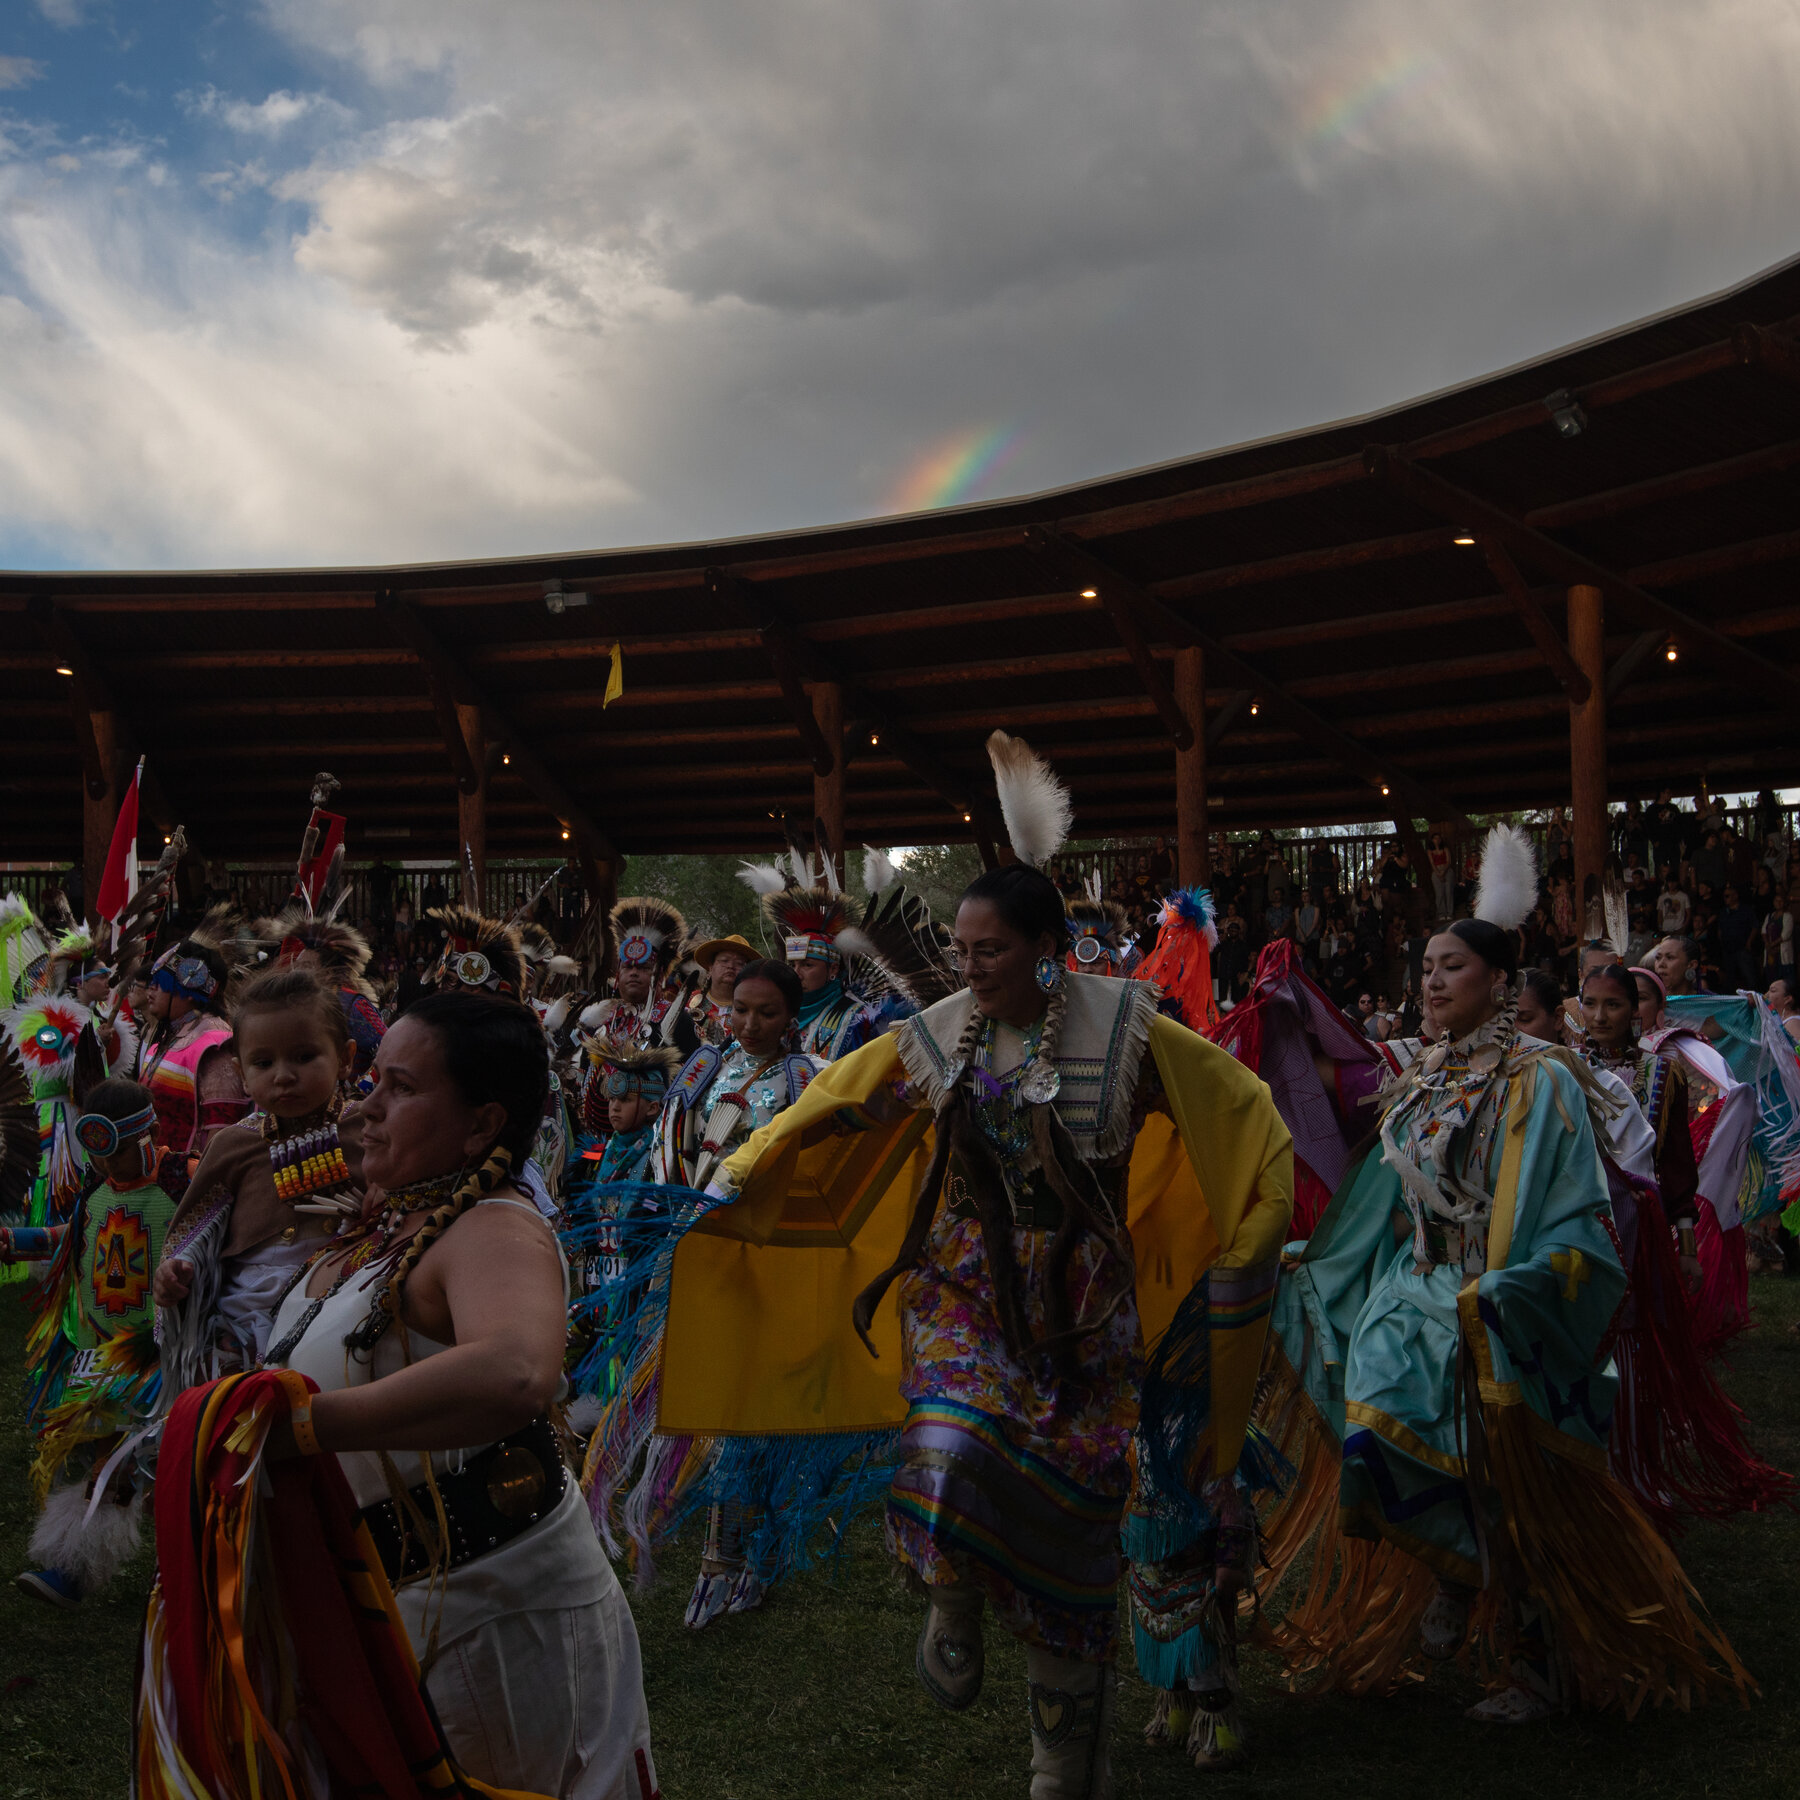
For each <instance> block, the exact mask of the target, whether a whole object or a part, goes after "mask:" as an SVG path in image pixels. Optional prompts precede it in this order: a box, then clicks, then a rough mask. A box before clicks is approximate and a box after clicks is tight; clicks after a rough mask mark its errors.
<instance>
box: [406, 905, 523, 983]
mask: <svg viewBox="0 0 1800 1800" xmlns="http://www.w3.org/2000/svg"><path fill="white" fill-rule="evenodd" d="M425 916H426V917H427V918H430V919H436V920H437V922H438V923H439V924H440V925H441V926H443V928H444V931H445V933H446V936H445V939H444V949H443V953H442V954H441V955H440V956H439V957H438V960H437V966H436V968H434V969H433V970H432V972H431V979H432V985H433V986H434V987H435V986H436V985H437V984H438V983H440V982H441V981H442V980H443V979H444V977H445V976H446V975H454V976H455V977H456V979H457V980H458V981H459V982H460V983H461V984H462V985H463V986H464V987H468V988H479V989H481V990H482V991H483V992H485V993H489V994H505V995H507V996H508V997H509V998H510V999H514V1000H516V999H518V997H519V995H520V994H521V993H522V992H523V991H524V985H525V959H524V957H523V956H522V955H521V954H520V951H519V935H518V933H517V932H516V931H514V930H513V928H512V927H511V926H510V925H505V924H502V923H501V921H500V920H498V919H488V918H484V917H483V916H482V915H481V914H480V913H478V912H475V911H473V910H472V909H471V908H469V907H466V906H434V907H433V908H432V909H431V911H430V912H429V913H427V914H426V915H425Z"/></svg>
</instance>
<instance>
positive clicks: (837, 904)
mask: <svg viewBox="0 0 1800 1800" xmlns="http://www.w3.org/2000/svg"><path fill="white" fill-rule="evenodd" d="M830 868H831V865H830V863H829V862H826V863H825V865H824V869H823V870H822V871H820V872H819V878H818V879H814V878H813V877H814V869H813V867H812V866H811V864H810V862H808V863H806V864H804V865H803V864H802V861H801V858H800V856H799V854H798V852H796V853H795V854H794V855H793V856H791V857H790V858H788V859H787V861H786V863H785V865H784V863H783V860H782V859H781V858H779V857H777V858H776V860H775V861H774V862H773V863H745V864H744V866H743V867H742V868H741V869H739V870H738V879H739V880H740V881H741V882H743V883H744V885H745V886H746V887H748V888H750V889H752V890H753V891H754V892H755V893H757V894H760V895H761V896H762V910H763V917H764V918H765V919H767V920H768V922H769V927H770V929H771V930H772V931H773V932H774V933H775V936H776V938H777V940H778V941H779V942H780V944H781V949H782V954H783V955H784V956H785V957H786V959H787V960H788V961H789V962H791V963H799V962H806V961H808V960H809V959H810V960H814V961H818V962H828V963H835V962H839V961H841V960H842V958H843V951H842V950H841V949H840V948H839V947H838V939H839V938H840V937H841V936H842V935H843V934H844V932H845V931H846V930H848V929H849V928H850V926H851V924H852V922H853V921H854V918H855V914H854V912H853V911H852V909H851V903H850V896H849V895H848V894H846V893H845V892H844V890H843V889H842V888H840V887H839V886H838V885H837V883H836V881H835V879H833V878H832V876H831V874H830ZM803 876H804V877H805V879H803Z"/></svg>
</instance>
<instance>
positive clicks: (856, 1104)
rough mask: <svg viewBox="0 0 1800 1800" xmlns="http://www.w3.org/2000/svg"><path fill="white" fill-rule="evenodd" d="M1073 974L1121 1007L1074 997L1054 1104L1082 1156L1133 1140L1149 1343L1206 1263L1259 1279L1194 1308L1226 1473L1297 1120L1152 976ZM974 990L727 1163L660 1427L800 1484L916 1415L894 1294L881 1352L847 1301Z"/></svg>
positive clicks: (908, 1188)
mask: <svg viewBox="0 0 1800 1800" xmlns="http://www.w3.org/2000/svg"><path fill="white" fill-rule="evenodd" d="M1068 979H1069V983H1070V987H1071V989H1072V990H1074V991H1075V992H1076V993H1082V991H1083V990H1097V992H1095V993H1094V994H1093V996H1092V998H1093V1000H1094V1003H1095V1005H1096V1006H1098V1004H1099V1002H1100V1001H1101V1000H1102V999H1105V998H1107V997H1110V1000H1111V1006H1112V1008H1113V1009H1114V1012H1113V1013H1112V1015H1110V1019H1109V1017H1108V1016H1105V1015H1103V1014H1102V1013H1101V1012H1098V1011H1097V1012H1096V1013H1095V1015H1094V1021H1093V1023H1094V1029H1093V1031H1092V1032H1088V1031H1086V1030H1083V1031H1081V1032H1080V1033H1079V1034H1077V1033H1075V1032H1074V1024H1075V1021H1076V1019H1077V1012H1076V1004H1077V1003H1076V1002H1074V1001H1072V1003H1071V1006H1070V1012H1069V1019H1070V1021H1071V1035H1070V1036H1069V1037H1066V1038H1065V1043H1067V1044H1068V1046H1069V1048H1070V1050H1071V1051H1073V1052H1075V1053H1077V1054H1078V1056H1079V1058H1080V1060H1081V1062H1082V1063H1084V1064H1085V1065H1086V1066H1085V1067H1081V1068H1077V1069H1075V1070H1073V1071H1071V1070H1070V1069H1068V1068H1066V1067H1065V1066H1064V1065H1063V1063H1062V1061H1061V1059H1060V1058H1059V1064H1058V1066H1059V1071H1060V1072H1061V1073H1062V1079H1063V1096H1066V1098H1067V1102H1068V1105H1069V1107H1070V1109H1071V1110H1070V1111H1068V1112H1065V1111H1064V1098H1063V1097H1059V1099H1058V1102H1057V1107H1058V1112H1059V1113H1060V1114H1062V1115H1063V1116H1064V1118H1065V1121H1066V1122H1067V1123H1068V1125H1069V1129H1070V1131H1071V1134H1072V1135H1073V1136H1074V1138H1075V1140H1076V1142H1077V1144H1078V1145H1079V1146H1081V1148H1082V1153H1083V1154H1084V1155H1100V1156H1106V1155H1110V1154H1118V1153H1119V1152H1121V1151H1123V1150H1125V1149H1127V1148H1128V1149H1129V1151H1130V1165H1129V1177H1128V1184H1127V1208H1128V1217H1127V1223H1128V1226H1129V1230H1130V1236H1131V1240H1132V1247H1133V1252H1134V1258H1135V1263H1136V1303H1137V1308H1138V1313H1139V1317H1140V1319H1141V1322H1142V1328H1143V1336H1144V1341H1145V1342H1146V1343H1147V1344H1150V1343H1154V1342H1155V1341H1156V1340H1157V1339H1158V1338H1160V1337H1161V1336H1162V1334H1163V1333H1164V1332H1166V1331H1167V1330H1168V1329H1169V1327H1170V1324H1171V1321H1172V1320H1173V1319H1174V1318H1175V1315H1176V1311H1177V1309H1178V1308H1179V1307H1180V1306H1181V1304H1182V1302H1183V1301H1184V1300H1186V1299H1187V1298H1188V1296H1189V1295H1190V1294H1191V1293H1192V1292H1193V1291H1194V1288H1195V1285H1196V1283H1198V1282H1199V1281H1200V1280H1201V1279H1202V1277H1204V1276H1206V1275H1207V1273H1208V1272H1209V1271H1210V1270H1215V1269H1216V1270H1219V1271H1222V1272H1223V1273H1224V1274H1225V1275H1228V1276H1229V1275H1233V1272H1237V1274H1238V1276H1241V1279H1242V1281H1243V1283H1245V1284H1247V1286H1246V1294H1247V1296H1248V1297H1247V1298H1246V1299H1245V1304H1244V1305H1242V1306H1239V1305H1237V1304H1235V1302H1234V1303H1232V1304H1226V1305H1221V1306H1220V1307H1219V1308H1218V1310H1217V1312H1216V1313H1215V1312H1214V1311H1213V1310H1211V1309H1204V1310H1203V1313H1202V1315H1201V1324H1200V1327H1199V1329H1201V1330H1202V1331H1203V1332H1204V1334H1205V1337H1206V1340H1207V1353H1208V1354H1207V1358H1206V1377H1205V1383H1204V1393H1203V1395H1202V1394H1200V1393H1199V1392H1197V1391H1190V1392H1189V1393H1188V1394H1187V1395H1186V1398H1185V1400H1184V1403H1183V1404H1184V1410H1185V1413H1186V1415H1187V1416H1188V1421H1189V1426H1190V1427H1191V1429H1190V1430H1189V1431H1188V1440H1187V1441H1188V1454H1189V1456H1190V1457H1191V1458H1192V1459H1193V1466H1194V1467H1201V1466H1204V1467H1206V1468H1209V1469H1210V1468H1218V1469H1223V1470H1230V1469H1233V1468H1235V1466H1236V1465H1237V1462H1238V1458H1239V1456H1240V1454H1241V1451H1242V1448H1243V1441H1244V1431H1245V1426H1246V1422H1247V1421H1248V1418H1249V1414H1250V1404H1251V1399H1252V1395H1253V1392H1254V1389H1255V1386H1256V1376H1257V1369H1258V1367H1259V1364H1260V1360H1261V1351H1262V1341H1263V1335H1264V1330H1265V1326H1266V1318H1265V1309H1266V1304H1267V1296H1266V1292H1265V1293H1263V1294H1262V1295H1260V1296H1257V1295H1255V1294H1253V1293H1250V1290H1253V1289H1255V1288H1256V1287H1257V1286H1258V1285H1259V1282H1261V1281H1262V1278H1263V1277H1266V1276H1267V1275H1268V1274H1269V1273H1271V1272H1272V1271H1273V1268H1274V1265H1275V1259H1276V1257H1277V1255H1278V1254H1279V1249H1280V1245H1281V1243H1282V1241H1283V1239H1284V1237H1285V1235H1286V1232H1287V1227H1288V1219H1289V1213H1290V1207H1291V1203H1292V1162H1291V1153H1290V1149H1289V1142H1288V1135H1287V1132H1286V1130H1285V1128H1284V1127H1283V1126H1282V1124H1281V1122H1280V1120H1279V1118H1277V1116H1276V1113H1275V1109H1274V1107H1273V1105H1272V1104H1271V1103H1270V1100H1269V1095H1268V1090H1267V1088H1266V1087H1264V1085H1263V1084H1262V1083H1261V1082H1260V1081H1258V1080H1257V1079H1256V1077H1255V1076H1254V1075H1252V1074H1251V1073H1250V1072H1249V1071H1248V1070H1246V1069H1244V1068H1243V1067H1241V1066H1240V1065H1239V1064H1237V1063H1235V1062H1234V1061H1232V1059H1231V1058H1230V1057H1228V1056H1227V1055H1225V1054H1224V1053H1223V1052H1222V1051H1220V1050H1218V1049H1217V1048H1216V1047H1214V1046H1213V1045H1210V1044H1208V1043H1206V1042H1205V1040H1204V1039H1202V1038H1199V1037H1197V1036H1195V1034H1194V1033H1192V1032H1190V1031H1188V1030H1187V1029H1186V1028H1185V1027H1183V1026H1181V1025H1178V1024H1176V1023H1175V1022H1174V1021H1173V1020H1169V1019H1164V1018H1159V1017H1157V1016H1156V1015H1155V1013H1154V1011H1153V1010H1150V1009H1149V1008H1147V1007H1146V1006H1145V1004H1144V1002H1145V1001H1146V1000H1147V999H1148V993H1147V990H1145V989H1144V988H1143V986H1142V985H1141V984H1138V983H1132V982H1115V981H1108V980H1105V979H1103V978H1100V977H1084V976H1070V977H1069V978H1068ZM1088 998H1089V996H1088V995H1087V994H1085V993H1084V994H1083V1001H1085V1000H1087V999H1088ZM969 1004H970V1001H969V999H968V997H967V996H966V995H956V996H952V998H951V999H950V1000H949V1001H944V1002H940V1003H939V1006H937V1007H933V1008H931V1009H930V1011H928V1012H927V1013H924V1014H922V1015H920V1016H919V1017H918V1018H917V1019H914V1020H910V1021H908V1023H907V1024H906V1025H905V1026H903V1027H902V1028H901V1030H902V1032H903V1033H911V1034H914V1037H915V1041H914V1044H913V1046H912V1048H913V1050H914V1051H915V1052H916V1055H915V1056H911V1057H909V1058H908V1060H907V1061H906V1062H905V1063H903V1062H902V1052H901V1047H900V1046H899V1045H898V1044H897V1043H896V1042H895V1039H894V1038H893V1037H882V1038H878V1039H876V1040H875V1041H874V1042H873V1043H871V1044H869V1045H867V1046H865V1047H864V1048H863V1049H861V1050H858V1051H856V1052H854V1053H852V1054H851V1055H850V1056H848V1057H846V1058H844V1059H843V1060H842V1061H841V1062H836V1063H833V1064H831V1065H830V1066H829V1067H827V1068H826V1069H825V1070H824V1071H823V1072H821V1073H820V1074H819V1075H818V1076H817V1077H816V1078H815V1079H814V1081H813V1083H812V1085H811V1086H810V1087H809V1088H808V1089H807V1091H806V1093H805V1094H804V1095H803V1096H802V1097H801V1098H800V1099H799V1100H798V1101H797V1102H796V1103H795V1104H794V1105H793V1106H791V1107H789V1108H788V1110H787V1111H786V1112H784V1113H783V1114H781V1116H780V1117H779V1118H777V1119H776V1120H775V1121H774V1122H773V1123H772V1124H770V1125H768V1126H766V1127H764V1128H763V1129H762V1130H760V1131H758V1132H757V1133H756V1134H755V1136H754V1137H752V1138H751V1139H750V1141H749V1142H748V1143H747V1144H746V1145H745V1146H744V1147H743V1148H742V1149H741V1150H740V1151H738V1152H737V1154H736V1155H734V1156H733V1157H732V1158H731V1159H730V1160H729V1162H728V1163H727V1164H726V1165H725V1170H724V1179H725V1181H726V1182H727V1184H728V1185H729V1186H730V1187H731V1188H732V1189H733V1190H735V1194H736V1198H735V1203H734V1204H731V1205H726V1206H720V1207H718V1208H716V1209H715V1210H713V1211H711V1212H709V1213H707V1214H706V1215H705V1216H704V1217H703V1218H701V1219H700V1220H699V1221H698V1223H696V1224H695V1225H694V1226H693V1228H692V1229H690V1230H688V1231H687V1232H686V1234H685V1235H684V1236H683V1237H682V1238H681V1240H680V1242H679V1244H678V1246H677V1247H676V1249H675V1253H674V1258H673V1269H672V1279H671V1282H670V1288H669V1299H668V1319H667V1328H666V1330H665V1332H664V1334H663V1348H662V1356H661V1363H660V1369H659V1372H658V1373H659V1380H658V1385H657V1392H656V1395H655V1404H656V1406H657V1421H658V1427H659V1429H660V1430H661V1431H662V1432H663V1433H665V1434H668V1435H671V1436H679V1435H684V1434H687V1435H693V1436H712V1437H722V1438H730V1439H734V1440H736V1441H734V1442H733V1443H731V1444H729V1445H728V1446H726V1447H725V1449H724V1450H723V1451H721V1460H722V1461H723V1460H724V1459H726V1458H736V1459H741V1460H742V1461H743V1462H745V1463H747V1464H753V1465H754V1467H755V1470H756V1473H757V1478H758V1479H759V1480H761V1481H764V1482H765V1483H766V1482H769V1481H772V1480H776V1470H777V1468H778V1467H779V1466H781V1465H784V1464H785V1463H787V1462H788V1461H789V1460H794V1461H796V1462H797V1463H799V1464H803V1465H804V1470H803V1472H802V1475H801V1477H800V1479H799V1480H798V1481H777V1486H778V1487H782V1488H784V1489H785V1491H789V1492H792V1491H794V1490H795V1488H796V1487H797V1486H799V1485H801V1482H803V1481H804V1480H805V1479H806V1478H807V1477H811V1478H814V1479H815V1480H816V1478H817V1477H818V1475H819V1474H820V1471H821V1466H822V1464H823V1463H824V1462H827V1461H830V1462H834V1463H835V1465H836V1466H839V1467H841V1468H843V1469H846V1470H849V1471H852V1472H853V1473H855V1474H858V1477H859V1478H860V1479H861V1480H863V1481H864V1482H865V1483H866V1482H867V1480H868V1474H869V1470H870V1463H869V1461H868V1460H867V1455H866V1453H867V1452H868V1450H869V1449H870V1447H871V1446H874V1445H883V1447H885V1442H884V1441H891V1439H892V1436H893V1434H895V1433H897V1432H898V1431H899V1430H900V1429H901V1427H902V1426H903V1425H904V1424H905V1422H906V1419H907V1413H908V1404H907V1400H906V1398H905V1396H904V1395H903V1393H902V1389H901V1383H902V1376H903V1369H902V1361H903V1359H902V1355H901V1335H902V1333H901V1316H900V1305H899V1292H898V1290H897V1289H896V1290H890V1294H889V1297H888V1299H887V1300H886V1301H885V1302H884V1304H882V1305H881V1306H880V1307H879V1308H878V1309H877V1310H876V1312H875V1315H874V1318H873V1320H872V1323H871V1325H870V1330H869V1337H870V1340H871V1342H872V1343H873V1345H874V1347H875V1349H876V1352H877V1355H875V1356H873V1357H872V1356H870V1354H869V1353H868V1351H867V1350H865V1349H864V1347H863V1345H862V1344H861V1343H860V1342H859V1341H858V1339H857V1335H856V1332H855V1329H854V1327H853V1325H852V1323H851V1305H852V1302H853V1301H854V1300H855V1298H856V1296H857V1295H858V1294H859V1293H860V1292H861V1291H862V1290H863V1289H864V1288H866V1287H867V1286H868V1285H869V1283H870V1282H871V1281H872V1280H873V1279H874V1278H875V1277H876V1276H877V1275H878V1274H880V1273H881V1272H882V1271H883V1270H885V1269H886V1268H887V1267H888V1266H889V1265H890V1264H891V1263H892V1262H893V1260H894V1257H895V1254H896V1252H897V1251H898V1249H899V1247H900V1243H901V1240H902V1238H903V1236H904V1234H905V1231H906V1227H907V1224H908V1220H909V1217H910V1214H911V1211H912V1206H913V1198H914V1195H915V1194H916V1193H917V1191H918V1185H919V1180H920V1176H921V1174H922V1173H923V1170H924V1167H925V1164H926V1162H927V1161H928V1160H929V1157H930V1154H931V1149H932V1134H933V1123H932V1114H931V1112H930V1111H929V1110H928V1108H927V1107H926V1106H924V1105H921V1102H922V1101H928V1100H929V1099H930V1097H931V1091H932V1074H933V1071H934V1070H935V1069H936V1066H937V1064H938V1062H940V1061H942V1060H943V1051H942V1046H943V1044H944V1043H945V1042H946V1041H949V1042H954V1041H955V1039H956V1037H957V1036H958V1035H959V1034H960V1031H961V1025H962V1021H963V1018H964V1017H966V1008H967V1006H968V1005H969ZM959 1008H960V1009H962V1010H958V1009H959ZM943 1009H948V1011H945V1010H943ZM934 1015H935V1016H934ZM1084 1039H1085V1040H1086V1042H1085V1044H1084V1042H1083V1040H1084ZM1134 1043H1135V1045H1136V1046H1137V1053H1138V1055H1139V1056H1140V1057H1141V1055H1142V1052H1143V1050H1144V1049H1146V1048H1147V1049H1148V1050H1149V1052H1150V1053H1151V1055H1152V1056H1153V1058H1154V1060H1155V1066H1156V1071H1157V1075H1158V1077H1159V1079H1160V1082H1161V1087H1162V1093H1163V1098H1164V1102H1165V1104H1166V1108H1167V1110H1166V1111H1155V1112H1152V1113H1151V1114H1150V1115H1149V1116H1148V1117H1147V1118H1145V1119H1144V1120H1143V1122H1142V1125H1141V1128H1140V1129H1138V1131H1137V1135H1136V1137H1135V1139H1134V1138H1133V1137H1132V1135H1131V1132H1132V1126H1133V1123H1134V1121H1133V1118H1132V1086H1133V1082H1132V1081H1130V1080H1124V1079H1121V1076H1120V1071H1119V1069H1118V1068H1117V1066H1116V1063H1115V1061H1114V1059H1115V1057H1117V1056H1122V1055H1123V1054H1124V1051H1125V1049H1126V1048H1127V1047H1128V1046H1130V1045H1132V1044H1134ZM915 1065H916V1067H915ZM1072 1075H1073V1076H1074V1077H1075V1078H1073V1079H1072V1078H1071V1077H1072ZM1252 1271H1257V1272H1259V1273H1251V1272H1252ZM1265 1285H1266V1284H1265ZM1224 1292H1225V1290H1224V1289H1223V1288H1222V1289H1221V1295H1222V1296H1223V1294H1224ZM859 1447H860V1449H859ZM766 1491H767V1490H766ZM811 1491H812V1492H813V1493H814V1494H815V1495H818V1496H819V1504H820V1505H821V1506H823V1505H826V1504H829V1505H831V1506H835V1505H836V1504H837V1498H836V1496H835V1495H834V1494H832V1493H831V1490H830V1487H829V1484H826V1486H825V1488H823V1489H821V1488H819V1487H817V1486H815V1487H813V1488H812V1489H811ZM813 1516H814V1518H815V1519H816V1522H817V1523H818V1524H819V1525H821V1526H822V1525H823V1523H824V1520H823V1517H822V1516H819V1514H818V1512H817V1511H816V1509H815V1511H814V1513H813Z"/></svg>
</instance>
